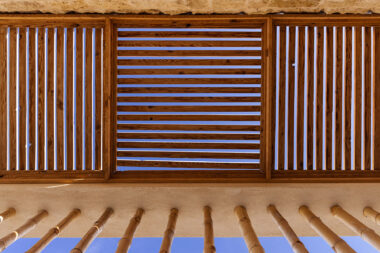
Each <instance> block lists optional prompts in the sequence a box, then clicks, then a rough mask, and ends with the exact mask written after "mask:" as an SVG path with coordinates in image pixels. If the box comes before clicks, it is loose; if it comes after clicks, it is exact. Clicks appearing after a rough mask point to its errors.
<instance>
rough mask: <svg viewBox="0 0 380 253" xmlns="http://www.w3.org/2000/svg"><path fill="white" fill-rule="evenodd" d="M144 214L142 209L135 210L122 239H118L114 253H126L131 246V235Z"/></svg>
mask: <svg viewBox="0 0 380 253" xmlns="http://www.w3.org/2000/svg"><path fill="white" fill-rule="evenodd" d="M143 214H144V209H142V208H139V209H137V211H136V213H135V215H134V216H133V217H132V218H131V219H130V221H129V225H128V227H127V229H126V230H125V232H124V235H123V237H122V238H121V239H120V241H119V244H118V246H117V249H116V252H115V253H126V252H128V250H129V247H130V246H131V243H132V239H133V235H134V233H135V231H136V229H137V226H138V225H139V224H140V222H141V218H142V216H143Z"/></svg>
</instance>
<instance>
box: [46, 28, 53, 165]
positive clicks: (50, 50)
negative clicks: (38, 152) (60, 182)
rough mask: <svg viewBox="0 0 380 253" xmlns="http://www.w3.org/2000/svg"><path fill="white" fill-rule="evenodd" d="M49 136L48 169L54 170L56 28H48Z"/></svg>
mask: <svg viewBox="0 0 380 253" xmlns="http://www.w3.org/2000/svg"><path fill="white" fill-rule="evenodd" d="M47 57H48V66H47V70H45V71H47V75H48V82H47V89H48V96H47V102H46V103H47V138H48V148H47V157H48V168H47V169H48V170H54V67H53V66H54V29H53V28H49V29H48V55H47Z"/></svg>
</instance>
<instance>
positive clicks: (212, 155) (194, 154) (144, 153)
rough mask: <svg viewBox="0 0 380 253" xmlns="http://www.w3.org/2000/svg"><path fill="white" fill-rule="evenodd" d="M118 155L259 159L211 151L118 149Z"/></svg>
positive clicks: (240, 154) (253, 156)
mask: <svg viewBox="0 0 380 253" xmlns="http://www.w3.org/2000/svg"><path fill="white" fill-rule="evenodd" d="M117 156H118V157H168V158H220V159H225V158H234V159H259V158H260V154H256V153H229V152H225V153H216V152H215V153H211V152H164V151H160V150H158V151H157V152H152V151H118V152H117Z"/></svg>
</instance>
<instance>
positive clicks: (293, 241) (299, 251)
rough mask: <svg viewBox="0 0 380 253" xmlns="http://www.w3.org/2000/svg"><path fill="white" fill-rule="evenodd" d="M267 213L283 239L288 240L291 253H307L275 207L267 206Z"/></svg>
mask: <svg viewBox="0 0 380 253" xmlns="http://www.w3.org/2000/svg"><path fill="white" fill-rule="evenodd" d="M267 211H268V212H269V213H270V214H271V215H272V218H273V220H274V221H275V222H276V224H277V226H278V227H279V229H280V230H281V232H282V234H283V235H284V237H285V238H286V239H287V240H288V242H289V244H290V246H291V247H292V249H293V251H294V252H295V253H308V251H307V249H306V248H305V245H304V244H303V243H302V242H301V241H300V239H299V238H298V236H297V235H296V233H295V232H294V231H293V229H292V228H291V227H290V225H289V223H288V222H287V221H286V220H285V219H284V217H282V215H281V214H280V213H279V212H278V211H277V209H276V207H275V206H274V205H269V206H268V208H267Z"/></svg>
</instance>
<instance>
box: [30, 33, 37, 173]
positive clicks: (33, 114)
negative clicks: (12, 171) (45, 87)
mask: <svg viewBox="0 0 380 253" xmlns="http://www.w3.org/2000/svg"><path fill="white" fill-rule="evenodd" d="M35 36H36V35H35V29H34V28H30V29H29V105H28V107H29V143H30V145H29V170H35V165H36V160H35V158H36V155H35V152H36V148H37V147H36V141H35V140H36V106H35V105H36V79H35V78H36V74H35V66H36V60H35V53H36V40H35Z"/></svg>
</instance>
